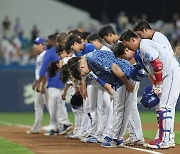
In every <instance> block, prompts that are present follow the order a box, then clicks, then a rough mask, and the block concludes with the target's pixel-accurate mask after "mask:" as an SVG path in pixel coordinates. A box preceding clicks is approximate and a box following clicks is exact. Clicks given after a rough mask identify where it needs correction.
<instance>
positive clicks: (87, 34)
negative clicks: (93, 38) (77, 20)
mask: <svg viewBox="0 0 180 154" xmlns="http://www.w3.org/2000/svg"><path fill="white" fill-rule="evenodd" d="M90 34H91V33H90V32H82V33H81V39H84V40H86V39H87V37H88V36H89V35H90Z"/></svg>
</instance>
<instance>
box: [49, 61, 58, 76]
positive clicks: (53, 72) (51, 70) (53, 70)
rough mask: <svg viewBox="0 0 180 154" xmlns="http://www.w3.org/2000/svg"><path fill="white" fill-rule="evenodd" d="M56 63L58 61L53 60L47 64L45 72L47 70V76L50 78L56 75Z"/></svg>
mask: <svg viewBox="0 0 180 154" xmlns="http://www.w3.org/2000/svg"><path fill="white" fill-rule="evenodd" d="M58 63H59V61H54V62H51V63H50V64H49V66H48V69H47V72H48V76H49V77H50V78H52V77H54V76H55V75H56V71H57V70H58V66H57V64H58Z"/></svg>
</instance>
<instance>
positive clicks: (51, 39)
mask: <svg viewBox="0 0 180 154" xmlns="http://www.w3.org/2000/svg"><path fill="white" fill-rule="evenodd" d="M57 35H58V33H54V34H51V35H49V36H48V37H47V38H48V39H49V40H50V41H54V42H56V36H57Z"/></svg>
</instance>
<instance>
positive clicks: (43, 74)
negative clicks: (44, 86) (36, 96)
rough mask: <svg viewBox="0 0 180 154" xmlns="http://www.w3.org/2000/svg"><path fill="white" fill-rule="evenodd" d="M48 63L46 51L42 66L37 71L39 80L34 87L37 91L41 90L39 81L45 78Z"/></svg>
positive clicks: (48, 58)
mask: <svg viewBox="0 0 180 154" xmlns="http://www.w3.org/2000/svg"><path fill="white" fill-rule="evenodd" d="M49 63H50V56H49V55H48V54H47V53H46V54H45V55H44V60H43V63H42V67H41V70H40V72H39V80H38V82H37V87H36V90H37V91H38V92H40V91H41V83H42V82H43V81H45V80H46V72H47V68H48V65H49Z"/></svg>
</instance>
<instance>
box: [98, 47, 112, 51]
mask: <svg viewBox="0 0 180 154" xmlns="http://www.w3.org/2000/svg"><path fill="white" fill-rule="evenodd" d="M100 50H105V51H111V49H109V48H108V47H107V46H105V45H103V46H102V47H101V49H100ZM111 52H112V51H111Z"/></svg>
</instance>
